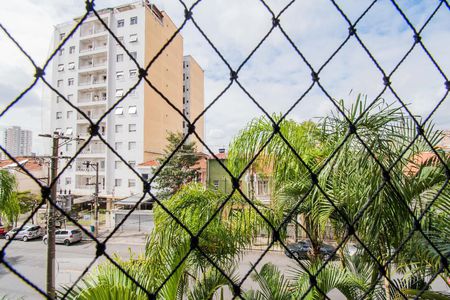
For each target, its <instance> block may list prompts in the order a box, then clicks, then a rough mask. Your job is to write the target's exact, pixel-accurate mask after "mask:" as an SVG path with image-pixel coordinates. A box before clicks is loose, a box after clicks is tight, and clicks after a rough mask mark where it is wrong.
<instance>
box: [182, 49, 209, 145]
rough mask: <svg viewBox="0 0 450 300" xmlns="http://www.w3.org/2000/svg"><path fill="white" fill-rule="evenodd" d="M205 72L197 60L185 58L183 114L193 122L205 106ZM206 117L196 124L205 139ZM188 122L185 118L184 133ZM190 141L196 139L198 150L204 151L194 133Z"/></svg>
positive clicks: (197, 130)
mask: <svg viewBox="0 0 450 300" xmlns="http://www.w3.org/2000/svg"><path fill="white" fill-rule="evenodd" d="M204 89H205V88H204V72H203V70H202V68H201V67H200V65H199V64H198V63H197V61H196V60H195V59H194V58H193V57H192V56H191V55H187V56H185V57H184V58H183V114H184V115H185V117H186V118H187V119H188V120H189V121H190V122H193V121H194V120H195V118H197V116H198V115H200V113H201V112H202V111H203V109H204V106H205V99H204ZM204 123H205V118H204V117H201V118H200V119H199V120H198V121H197V122H196V123H195V124H194V126H195V132H196V133H197V134H198V135H199V136H200V137H201V138H202V139H203V136H204V127H205V125H204ZM188 130H189V128H188V124H187V123H186V121H184V120H183V131H184V134H187V133H188ZM189 140H190V141H195V143H196V147H197V151H200V152H202V150H203V145H202V144H201V143H200V141H199V140H198V139H197V138H196V137H195V136H193V135H191V136H190V137H189Z"/></svg>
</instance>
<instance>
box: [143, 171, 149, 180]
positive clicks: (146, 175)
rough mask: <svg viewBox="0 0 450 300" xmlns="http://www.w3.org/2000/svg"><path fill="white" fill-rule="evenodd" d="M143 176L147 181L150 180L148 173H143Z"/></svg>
mask: <svg viewBox="0 0 450 300" xmlns="http://www.w3.org/2000/svg"><path fill="white" fill-rule="evenodd" d="M142 178H143V179H144V180H145V181H147V180H148V174H147V173H143V174H142Z"/></svg>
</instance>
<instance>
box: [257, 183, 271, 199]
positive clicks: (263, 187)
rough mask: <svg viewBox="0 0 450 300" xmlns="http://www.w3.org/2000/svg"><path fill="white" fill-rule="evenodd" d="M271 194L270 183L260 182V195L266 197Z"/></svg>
mask: <svg viewBox="0 0 450 300" xmlns="http://www.w3.org/2000/svg"><path fill="white" fill-rule="evenodd" d="M268 194H269V181H268V180H258V195H260V196H266V195H268Z"/></svg>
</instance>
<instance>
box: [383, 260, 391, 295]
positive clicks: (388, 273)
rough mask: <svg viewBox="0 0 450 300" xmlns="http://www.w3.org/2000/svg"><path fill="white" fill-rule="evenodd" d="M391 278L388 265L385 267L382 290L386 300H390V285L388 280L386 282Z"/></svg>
mask: <svg viewBox="0 0 450 300" xmlns="http://www.w3.org/2000/svg"><path fill="white" fill-rule="evenodd" d="M390 276H391V270H390V266H389V265H388V266H387V267H386V276H385V277H384V290H385V293H386V300H391V291H390V289H391V284H390V282H389V280H387V279H388V278H390Z"/></svg>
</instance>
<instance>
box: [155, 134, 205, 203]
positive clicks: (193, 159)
mask: <svg viewBox="0 0 450 300" xmlns="http://www.w3.org/2000/svg"><path fill="white" fill-rule="evenodd" d="M183 138H184V136H183V134H182V133H173V132H169V133H168V136H167V141H168V145H167V147H166V148H165V149H164V153H165V155H164V156H163V157H161V158H159V159H158V160H157V161H158V163H159V165H160V166H161V165H162V164H164V163H165V162H166V160H168V159H169V157H170V155H171V154H172V153H173V152H174V151H175V149H176V148H177V147H178V146H179V145H180V144H181V142H182V141H183ZM196 151H197V149H196V147H195V143H194V142H185V143H183V145H181V147H180V148H179V149H178V150H177V151H176V152H175V154H174V155H173V156H172V157H171V158H170V159H169V161H168V163H167V164H166V165H165V166H164V168H162V169H161V171H160V172H159V174H158V176H157V177H156V179H155V184H156V187H157V189H158V193H157V195H158V197H160V198H161V199H166V198H168V197H170V196H172V195H174V194H175V193H176V192H177V191H178V190H179V189H180V188H181V187H182V186H183V185H185V184H186V183H189V182H192V181H195V180H196V178H197V176H198V169H197V168H195V164H196V163H197V161H198V159H199V157H198V154H197V152H196ZM158 168H159V167H155V168H154V172H156V171H157V170H158Z"/></svg>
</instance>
